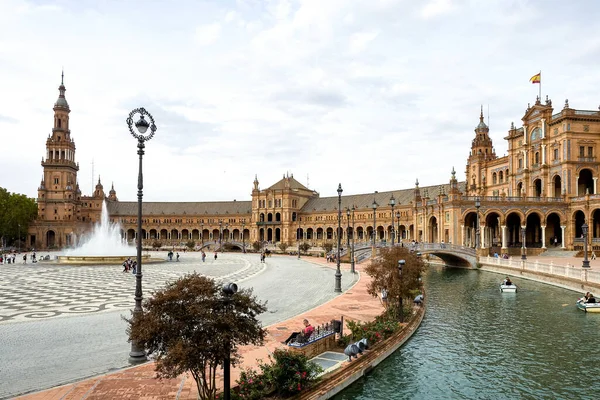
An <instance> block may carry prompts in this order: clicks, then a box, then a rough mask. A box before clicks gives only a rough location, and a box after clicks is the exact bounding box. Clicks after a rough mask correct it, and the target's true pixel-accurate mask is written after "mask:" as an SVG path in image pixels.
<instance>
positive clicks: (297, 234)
mask: <svg viewBox="0 0 600 400" xmlns="http://www.w3.org/2000/svg"><path fill="white" fill-rule="evenodd" d="M296 218H298V231H297V233H296V240H297V241H298V260H299V259H300V238H301V237H302V236H301V235H300V217H299V216H298V214H296Z"/></svg>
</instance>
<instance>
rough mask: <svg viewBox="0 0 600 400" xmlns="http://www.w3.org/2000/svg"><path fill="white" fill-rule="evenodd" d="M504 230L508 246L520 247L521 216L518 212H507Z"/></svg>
mask: <svg viewBox="0 0 600 400" xmlns="http://www.w3.org/2000/svg"><path fill="white" fill-rule="evenodd" d="M506 231H507V232H506V234H507V236H508V237H507V239H506V240H507V242H508V243H507V244H508V247H521V216H520V215H519V214H517V213H515V212H512V213H510V214H508V216H507V217H506ZM517 254H518V253H517Z"/></svg>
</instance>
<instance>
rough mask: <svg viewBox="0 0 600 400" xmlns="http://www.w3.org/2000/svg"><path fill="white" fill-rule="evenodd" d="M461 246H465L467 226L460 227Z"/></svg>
mask: <svg viewBox="0 0 600 400" xmlns="http://www.w3.org/2000/svg"><path fill="white" fill-rule="evenodd" d="M460 245H461V246H463V247H464V246H465V225H464V224H461V225H460Z"/></svg>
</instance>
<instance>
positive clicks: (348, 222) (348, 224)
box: [346, 207, 354, 255]
mask: <svg viewBox="0 0 600 400" xmlns="http://www.w3.org/2000/svg"><path fill="white" fill-rule="evenodd" d="M352 235H354V233H352ZM346 247H347V248H348V255H350V207H346Z"/></svg>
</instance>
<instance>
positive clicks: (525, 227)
mask: <svg viewBox="0 0 600 400" xmlns="http://www.w3.org/2000/svg"><path fill="white" fill-rule="evenodd" d="M523 229H525V237H523V231H522V230H523ZM519 237H520V238H521V240H522V241H523V243H522V244H521V245H522V246H523V247H525V248H527V225H521V231H520V232H519Z"/></svg>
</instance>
